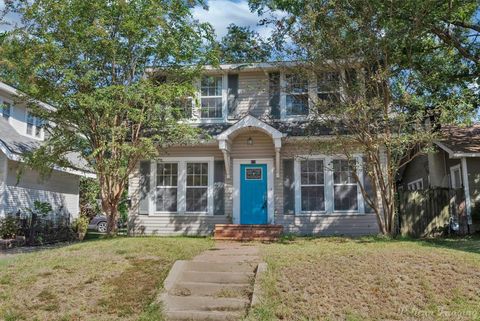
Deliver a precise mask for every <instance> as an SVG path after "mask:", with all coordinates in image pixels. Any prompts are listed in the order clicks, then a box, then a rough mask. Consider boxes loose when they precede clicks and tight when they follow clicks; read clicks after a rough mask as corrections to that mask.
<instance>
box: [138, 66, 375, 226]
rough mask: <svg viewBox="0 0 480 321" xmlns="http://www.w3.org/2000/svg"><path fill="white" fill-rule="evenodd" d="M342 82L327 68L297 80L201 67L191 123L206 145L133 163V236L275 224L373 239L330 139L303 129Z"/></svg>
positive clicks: (264, 70) (285, 74)
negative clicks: (204, 135) (206, 136)
mask: <svg viewBox="0 0 480 321" xmlns="http://www.w3.org/2000/svg"><path fill="white" fill-rule="evenodd" d="M340 77H343V75H342V74H337V73H335V72H332V71H327V70H326V71H325V73H321V74H319V75H318V76H317V77H311V76H308V77H303V76H301V75H298V74H291V73H289V71H288V69H286V68H282V67H281V66H279V65H277V64H268V63H254V64H229V65H221V66H220V67H219V68H213V67H207V68H206V69H205V71H204V73H203V75H202V77H201V78H200V79H198V81H197V88H198V93H197V97H195V98H196V99H193V103H192V110H191V118H192V119H191V123H192V126H199V127H201V128H202V129H204V130H205V131H206V132H207V133H208V134H209V136H210V137H211V139H209V140H206V141H203V142H202V143H198V144H197V145H195V146H177V147H172V148H170V149H168V150H167V151H166V152H165V153H164V154H162V155H161V157H159V158H158V159H155V160H143V161H142V162H140V164H139V165H138V168H137V170H136V171H135V172H134V173H133V174H132V175H131V177H130V186H129V192H130V194H131V197H132V200H133V202H132V204H133V206H132V208H131V211H130V223H131V224H130V229H131V233H132V234H136V235H138V234H158V235H171V234H189V235H206V234H210V233H211V232H212V231H213V229H214V227H215V225H216V224H239V225H245V226H249V225H250V226H251V225H266V226H267V225H276V226H282V227H283V231H284V233H296V234H304V235H307V234H345V235H364V234H375V233H377V232H378V227H377V221H376V216H375V215H374V214H373V213H371V211H369V210H368V209H367V206H366V204H365V202H364V200H363V197H362V193H361V191H360V188H359V187H358V186H357V184H356V182H355V181H354V179H353V177H352V175H351V169H352V166H351V165H350V166H349V163H348V161H347V160H346V159H345V158H344V157H342V155H340V154H339V155H335V154H332V153H331V152H328V149H327V148H325V149H322V142H325V144H328V141H329V140H331V139H332V137H333V135H332V133H331V131H330V130H328V129H327V128H319V127H318V126H316V127H315V129H313V130H312V129H308V130H307V126H306V125H307V124H308V121H309V114H310V113H311V104H312V99H311V98H312V97H314V99H313V101H315V99H332V98H333V99H335V97H339V95H340V94H341V88H340V83H341V82H340ZM310 117H311V115H310ZM313 146H315V148H313ZM355 161H356V162H358V163H357V165H359V164H360V163H361V162H362V157H361V155H357V156H356V159H355ZM354 167H355V168H357V167H358V168H361V166H354ZM358 174H359V176H360V178H362V177H363V174H362V173H361V172H359V173H358Z"/></svg>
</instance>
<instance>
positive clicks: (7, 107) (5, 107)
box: [0, 102, 12, 119]
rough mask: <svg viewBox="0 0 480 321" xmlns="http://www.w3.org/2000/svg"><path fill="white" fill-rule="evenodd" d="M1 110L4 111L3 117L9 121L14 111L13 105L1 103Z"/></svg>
mask: <svg viewBox="0 0 480 321" xmlns="http://www.w3.org/2000/svg"><path fill="white" fill-rule="evenodd" d="M0 109H1V110H2V117H3V118H5V119H9V118H10V113H11V109H12V107H11V105H10V104H9V103H6V102H0Z"/></svg>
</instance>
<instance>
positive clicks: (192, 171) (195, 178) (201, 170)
mask: <svg viewBox="0 0 480 321" xmlns="http://www.w3.org/2000/svg"><path fill="white" fill-rule="evenodd" d="M187 186H208V163H187Z"/></svg>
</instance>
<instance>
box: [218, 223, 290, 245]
mask: <svg viewBox="0 0 480 321" xmlns="http://www.w3.org/2000/svg"><path fill="white" fill-rule="evenodd" d="M282 232H283V226H282V225H272V224H268V225H244V224H216V225H215V231H214V238H215V240H230V241H268V242H272V241H276V240H278V238H279V237H280V235H282Z"/></svg>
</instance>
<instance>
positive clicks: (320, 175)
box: [300, 160, 325, 185]
mask: <svg viewBox="0 0 480 321" xmlns="http://www.w3.org/2000/svg"><path fill="white" fill-rule="evenodd" d="M300 170H301V184H302V185H323V184H324V180H325V177H324V169H323V160H308V161H302V162H301V163H300Z"/></svg>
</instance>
